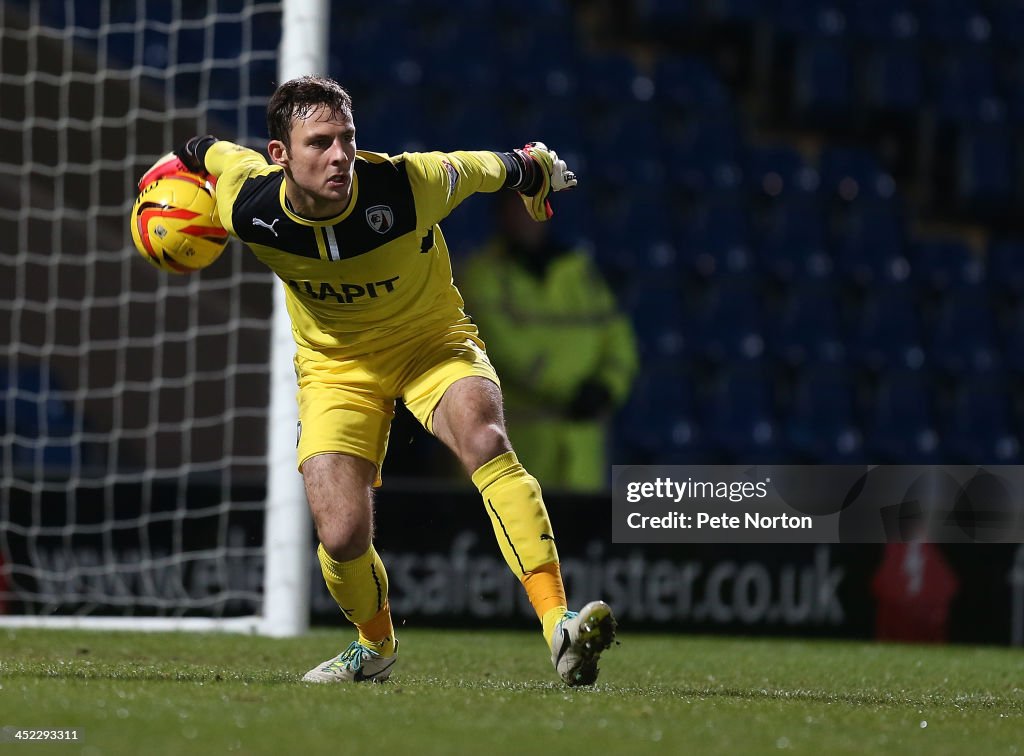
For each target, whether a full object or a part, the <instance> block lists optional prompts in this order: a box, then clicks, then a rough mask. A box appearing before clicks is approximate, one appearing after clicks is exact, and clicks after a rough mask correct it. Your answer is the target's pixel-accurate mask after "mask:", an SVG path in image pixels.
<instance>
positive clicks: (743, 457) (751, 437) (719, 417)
mask: <svg viewBox="0 0 1024 756" xmlns="http://www.w3.org/2000/svg"><path fill="white" fill-rule="evenodd" d="M698 412H699V417H700V421H701V423H700V425H701V428H702V429H703V434H704V436H703V437H704V438H705V439H706V443H707V445H708V447H709V449H711V450H713V451H714V452H715V453H717V454H719V455H722V456H725V457H726V458H730V459H731V460H734V461H736V462H738V463H742V464H759V463H767V462H773V461H777V460H778V459H779V458H780V457H781V456H782V455H784V440H783V439H781V438H780V437H779V429H778V419H777V415H776V408H775V387H774V384H773V382H772V380H771V378H770V376H769V375H768V374H767V373H766V372H765V370H764V368H763V367H761V366H760V365H758V364H756V363H746V364H738V365H730V366H729V367H728V368H727V369H726V370H725V371H724V372H723V374H722V375H721V376H720V377H719V378H718V379H717V380H716V381H715V382H714V383H713V384H712V385H711V386H710V388H709V391H708V394H707V396H705V397H702V400H701V402H700V404H699V409H698Z"/></svg>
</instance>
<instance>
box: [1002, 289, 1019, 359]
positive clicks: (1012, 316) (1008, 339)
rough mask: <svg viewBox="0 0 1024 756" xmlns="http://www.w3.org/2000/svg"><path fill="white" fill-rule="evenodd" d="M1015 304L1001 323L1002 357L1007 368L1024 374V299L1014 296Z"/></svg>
mask: <svg viewBox="0 0 1024 756" xmlns="http://www.w3.org/2000/svg"><path fill="white" fill-rule="evenodd" d="M1011 301H1013V306H1012V307H1010V308H1009V311H1008V312H1007V313H1006V314H1005V316H1004V318H1003V319H1001V321H1000V323H999V346H1000V349H1001V359H1002V363H1003V365H1004V366H1005V367H1006V369H1007V370H1010V371H1013V372H1014V373H1016V374H1017V375H1018V376H1020V375H1021V374H1024V301H1022V300H1021V299H1020V298H1019V297H1016V296H1015V297H1014V298H1013V299H1012V300H1011Z"/></svg>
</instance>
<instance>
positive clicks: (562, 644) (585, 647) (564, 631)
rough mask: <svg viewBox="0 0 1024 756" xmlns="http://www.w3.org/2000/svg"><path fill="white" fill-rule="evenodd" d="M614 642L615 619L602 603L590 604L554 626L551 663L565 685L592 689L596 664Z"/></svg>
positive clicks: (595, 678) (608, 607)
mask: <svg viewBox="0 0 1024 756" xmlns="http://www.w3.org/2000/svg"><path fill="white" fill-rule="evenodd" d="M613 640H615V617H614V615H613V614H612V608H611V607H610V606H608V604H606V603H604V602H603V601H591V602H590V603H589V604H587V605H586V606H584V607H583V608H582V609H581V610H580V611H579V612H569V613H568V614H566V615H565V619H563V620H562V621H561V622H559V623H558V624H557V625H555V632H554V633H553V634H552V638H551V662H552V663H553V664H554V665H555V670H556V671H557V672H558V674H559V675H560V676H561V678H562V679H563V680H565V683H566V685H572V686H577V685H593V684H594V683H595V682H596V681H597V673H598V671H599V670H598V668H597V661H598V659H599V658H600V656H601V652H602V651H604V650H605V649H606V648H608V647H609V646H610V645H612V641H613Z"/></svg>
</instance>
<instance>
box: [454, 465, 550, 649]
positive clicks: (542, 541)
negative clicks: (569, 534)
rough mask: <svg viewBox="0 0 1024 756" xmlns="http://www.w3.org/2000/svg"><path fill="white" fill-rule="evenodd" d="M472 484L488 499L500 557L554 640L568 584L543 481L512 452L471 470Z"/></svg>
mask: <svg viewBox="0 0 1024 756" xmlns="http://www.w3.org/2000/svg"><path fill="white" fill-rule="evenodd" d="M473 483H474V484H476V487H477V489H478V490H479V491H480V495H481V496H482V497H483V499H484V507H485V508H486V509H487V515H488V517H490V518H491V527H492V528H494V535H495V538H497V539H498V547H499V548H500V549H501V555H502V556H503V557H504V558H505V562H506V564H508V566H509V569H511V570H512V572H513V573H515V576H516V577H518V578H519V580H520V581H521V582H522V584H523V587H524V588H525V589H526V595H527V596H528V597H529V598H530V603H531V604H532V605H533V609H534V611H535V612H537V618H538V619H540V620H541V623H542V624H543V626H544V638H545V640H546V641H547V642H548V643H549V644H550V642H551V631H552V630H554V627H555V624H556V623H557V622H558V620H559V619H561V618H562V617H563V616H565V611H566V606H565V588H564V587H563V585H562V574H561V571H560V570H559V568H558V550H557V549H556V548H555V539H554V535H553V531H552V529H551V520H550V519H548V511H547V508H545V506H544V499H543V496H542V494H541V490H540V484H539V483H537V479H536V478H534V477H533V476H532V475H530V474H529V473H528V472H527V471H526V470H525V469H524V468H523V466H522V465H521V464H519V460H518V459H517V458H516V455H515V453H514V452H508V453H506V454H502V455H500V456H497V457H495V458H494V459H492V460H491V461H490V462H486V463H484V464H483V465H482V466H481V467H480V468H479V469H478V470H477V471H476V472H474V473H473Z"/></svg>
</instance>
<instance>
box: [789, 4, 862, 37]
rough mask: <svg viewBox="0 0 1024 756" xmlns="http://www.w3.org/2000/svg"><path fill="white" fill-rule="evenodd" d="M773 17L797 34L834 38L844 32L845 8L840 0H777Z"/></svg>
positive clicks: (798, 35)
mask: <svg viewBox="0 0 1024 756" xmlns="http://www.w3.org/2000/svg"><path fill="white" fill-rule="evenodd" d="M772 18H773V20H774V21H775V23H776V25H777V26H778V28H779V29H780V30H781V31H783V32H785V33H786V34H791V35H795V36H797V37H819V38H835V37H842V36H843V35H844V34H846V31H847V23H846V11H845V9H844V7H843V4H842V2H839V0H777V3H776V7H775V9H774V12H773V13H772Z"/></svg>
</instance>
